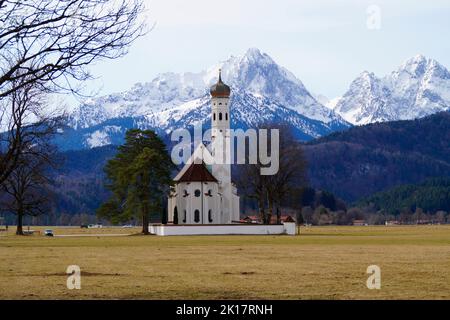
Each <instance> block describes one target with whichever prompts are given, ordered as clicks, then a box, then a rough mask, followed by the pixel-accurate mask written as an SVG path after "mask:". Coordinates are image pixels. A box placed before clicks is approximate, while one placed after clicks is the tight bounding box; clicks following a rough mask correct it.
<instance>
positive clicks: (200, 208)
mask: <svg viewBox="0 0 450 320" xmlns="http://www.w3.org/2000/svg"><path fill="white" fill-rule="evenodd" d="M210 93H211V144H210V146H211V150H209V152H210V154H211V155H212V156H214V155H216V153H219V154H221V155H223V156H222V161H217V162H219V163H213V164H212V165H211V166H210V168H209V169H208V168H207V166H206V164H205V163H204V162H203V152H204V149H206V146H205V145H203V144H200V146H199V147H198V148H197V150H196V151H195V152H194V153H193V155H192V156H191V159H189V161H188V162H187V163H186V164H185V166H184V168H183V169H182V170H181V171H180V172H179V173H178V175H177V176H176V177H175V178H174V181H175V189H174V192H172V194H171V196H170V198H169V203H168V208H169V214H168V218H169V221H171V222H172V223H174V224H180V225H181V224H231V223H238V222H239V219H240V214H239V212H240V211H239V196H238V195H237V189H236V187H235V185H234V184H233V183H232V182H231V164H230V161H226V159H228V156H229V155H230V154H231V150H230V148H231V147H230V118H231V116H230V105H229V101H230V93H231V89H230V87H229V86H227V85H226V84H225V83H223V81H222V77H221V73H220V71H219V80H218V82H217V83H216V84H215V85H214V86H212V87H211V90H210ZM218 139H220V141H218ZM218 148H220V150H218Z"/></svg>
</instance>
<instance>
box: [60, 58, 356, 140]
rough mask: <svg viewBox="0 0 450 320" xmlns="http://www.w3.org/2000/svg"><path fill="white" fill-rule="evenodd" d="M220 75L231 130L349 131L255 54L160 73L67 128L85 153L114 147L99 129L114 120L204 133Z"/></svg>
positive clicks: (78, 112)
mask: <svg viewBox="0 0 450 320" xmlns="http://www.w3.org/2000/svg"><path fill="white" fill-rule="evenodd" d="M219 69H222V78H223V80H224V81H225V82H226V83H227V84H228V85H230V86H231V88H232V97H231V99H232V105H231V108H232V114H231V116H232V123H233V125H234V126H238V127H255V126H257V125H258V124H261V123H263V122H268V121H271V122H276V123H281V122H284V123H288V124H289V125H291V126H292V127H293V129H294V131H296V132H297V135H298V136H299V137H300V138H302V139H305V140H308V139H311V138H314V137H318V136H321V135H323V134H327V133H330V132H332V131H334V130H339V129H343V128H346V127H348V126H349V124H348V123H347V122H346V121H344V120H343V119H342V118H341V117H340V116H339V115H337V114H336V113H335V112H334V111H333V110H330V109H329V108H326V107H325V106H323V105H322V104H321V103H319V102H318V101H317V100H316V99H315V98H314V97H313V96H312V95H311V94H310V93H309V92H308V90H307V89H306V88H305V87H304V85H303V84H302V82H301V81H300V80H298V79H297V78H296V77H295V76H294V75H293V74H292V73H291V72H289V71H288V70H286V69H285V68H283V67H280V66H279V65H277V64H276V63H275V62H274V61H273V60H272V58H270V57H269V56H268V55H267V54H265V53H261V52H260V51H259V50H258V49H249V50H248V51H247V52H246V54H245V55H244V56H242V57H235V56H231V57H230V58H229V59H228V60H226V61H223V62H221V63H218V64H217V65H214V66H212V67H210V68H208V69H207V70H205V71H202V72H199V73H190V72H188V73H182V74H175V73H164V74H161V75H159V76H157V77H156V78H155V79H153V80H152V81H151V82H149V83H138V84H136V85H135V86H134V87H133V88H132V89H131V90H129V91H124V92H121V93H117V94H111V95H107V96H104V97H100V98H97V99H90V100H87V101H85V102H84V103H83V104H81V105H79V106H78V107H77V108H75V110H74V111H73V112H72V113H71V114H70V116H69V126H70V127H71V128H72V129H73V130H82V131H83V132H85V133H83V134H84V135H86V139H85V141H84V142H83V143H82V144H83V147H93V146H95V145H102V144H106V143H112V142H111V141H112V140H111V138H108V136H109V134H110V133H111V130H106V129H105V128H102V125H103V124H105V125H106V123H108V122H110V121H111V120H112V119H117V120H119V122H120V119H127V120H126V122H127V124H128V125H130V122H129V119H130V118H133V119H134V120H133V122H132V125H134V126H139V127H141V128H153V129H157V130H158V131H162V132H165V133H169V132H170V131H172V130H173V129H176V128H180V127H188V126H190V125H193V124H197V123H199V122H202V123H203V124H204V126H205V127H207V126H208V125H209V121H210V105H209V101H210V97H209V88H210V86H211V85H213V84H214V83H215V82H216V81H217V76H218V70H219ZM281 114H283V115H284V117H280V115H281ZM116 122H117V121H116ZM93 128H96V130H95V131H93ZM119 131H120V130H119ZM122 131H123V130H122ZM116 132H117V130H116ZM113 140H114V139H113ZM70 145H72V144H70Z"/></svg>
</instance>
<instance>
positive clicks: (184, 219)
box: [183, 210, 186, 223]
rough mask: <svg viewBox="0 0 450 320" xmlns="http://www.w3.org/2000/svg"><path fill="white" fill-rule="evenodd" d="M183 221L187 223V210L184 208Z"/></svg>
mask: <svg viewBox="0 0 450 320" xmlns="http://www.w3.org/2000/svg"><path fill="white" fill-rule="evenodd" d="M183 223H186V210H184V219H183Z"/></svg>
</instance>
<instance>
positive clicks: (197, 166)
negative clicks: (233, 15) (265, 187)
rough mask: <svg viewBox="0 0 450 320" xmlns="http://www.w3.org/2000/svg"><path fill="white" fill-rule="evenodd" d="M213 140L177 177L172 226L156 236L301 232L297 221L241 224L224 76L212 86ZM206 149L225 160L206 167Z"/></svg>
mask: <svg viewBox="0 0 450 320" xmlns="http://www.w3.org/2000/svg"><path fill="white" fill-rule="evenodd" d="M210 94H211V144H210V145H209V146H210V149H207V147H206V146H205V145H204V144H202V143H201V144H200V145H199V146H198V147H197V148H196V150H195V151H194V153H193V154H192V156H191V157H190V159H189V160H188V161H187V163H186V164H185V166H184V167H183V169H182V170H181V171H180V172H179V173H178V174H177V175H176V177H175V178H174V182H175V186H174V188H173V190H172V191H171V194H170V196H169V199H168V224H165V225H162V224H153V225H150V233H154V234H156V235H161V236H167V235H213V234H291V235H292V234H295V223H283V224H282V225H263V224H248V223H241V222H240V221H239V220H240V208H239V196H238V194H237V188H236V186H235V185H234V184H233V183H232V181H231V161H230V155H231V143H230V139H231V137H230V120H231V114H230V110H231V108H230V103H229V102H230V94H231V89H230V87H229V86H228V85H226V84H225V83H224V82H223V81H222V77H221V72H220V70H219V79H218V81H217V83H216V84H215V85H213V86H212V87H211V89H210ZM206 150H208V153H209V154H210V155H211V156H213V158H215V159H216V160H217V159H221V160H220V161H215V162H214V161H213V163H212V164H211V165H208V166H207V165H206V164H205V162H204V161H203V159H204V158H205V153H206Z"/></svg>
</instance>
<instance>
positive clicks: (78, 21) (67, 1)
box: [0, 0, 145, 98]
mask: <svg viewBox="0 0 450 320" xmlns="http://www.w3.org/2000/svg"><path fill="white" fill-rule="evenodd" d="M143 8H144V7H143V3H142V0H38V1H27V0H0V22H1V30H0V98H3V97H6V96H8V95H9V94H11V93H12V92H14V91H15V90H17V89H18V88H21V87H23V86H26V85H28V84H30V83H34V84H40V85H42V86H43V87H45V88H47V89H48V88H50V87H51V88H52V89H55V88H56V89H57V88H59V89H68V90H70V91H76V90H75V89H74V87H73V85H72V84H73V82H72V80H79V81H84V80H86V79H89V78H90V74H89V72H88V70H87V69H86V66H88V65H89V64H91V63H92V62H94V61H96V60H98V59H102V58H107V59H114V58H117V57H120V56H123V55H124V54H125V53H126V52H127V49H128V46H129V45H130V44H131V42H133V40H135V39H136V38H137V37H139V36H141V35H142V34H143V33H144V28H145V26H144V24H143V23H142V22H140V21H139V16H140V13H141V12H142V11H143ZM24 79H26V80H25V81H24Z"/></svg>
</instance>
